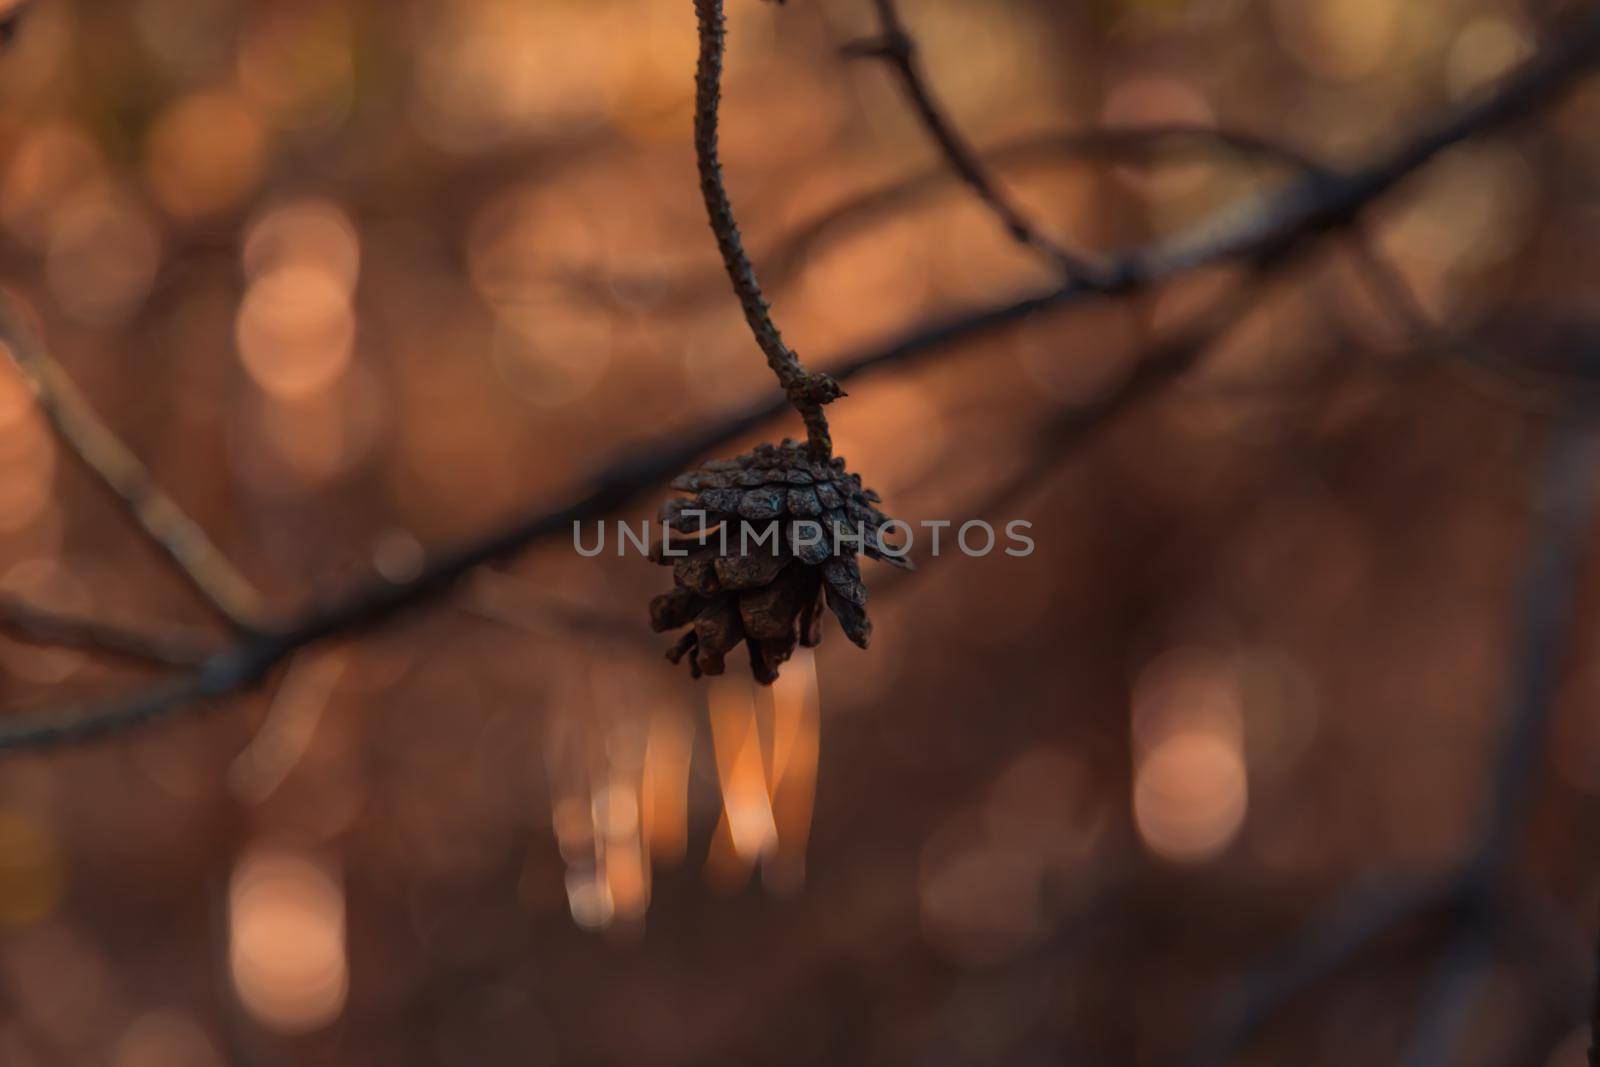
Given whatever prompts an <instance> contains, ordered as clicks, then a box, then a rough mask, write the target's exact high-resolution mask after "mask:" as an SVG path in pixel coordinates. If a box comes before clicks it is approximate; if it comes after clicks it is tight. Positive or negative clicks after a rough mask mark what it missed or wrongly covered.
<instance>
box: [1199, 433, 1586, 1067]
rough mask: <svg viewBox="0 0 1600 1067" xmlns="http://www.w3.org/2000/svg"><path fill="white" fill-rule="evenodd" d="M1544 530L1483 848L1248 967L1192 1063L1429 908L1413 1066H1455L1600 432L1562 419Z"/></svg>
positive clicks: (1574, 563) (1349, 905) (1572, 589)
mask: <svg viewBox="0 0 1600 1067" xmlns="http://www.w3.org/2000/svg"><path fill="white" fill-rule="evenodd" d="M1546 452H1547V455H1546V460H1545V467H1544V469H1543V471H1542V472H1541V475H1540V479H1539V490H1540V492H1541V496H1542V499H1541V500H1540V501H1538V510H1539V514H1538V519H1537V528H1536V530H1535V532H1534V536H1533V540H1532V543H1531V544H1530V545H1529V547H1528V552H1527V560H1528V562H1527V566H1526V569H1525V571H1524V573H1523V575H1522V577H1521V580H1520V582H1519V584H1518V588H1517V591H1516V592H1517V606H1516V612H1517V625H1516V643H1515V647H1514V650H1513V653H1512V664H1511V680H1510V694H1509V697H1510V699H1509V710H1508V712H1507V717H1506V724H1505V727H1504V733H1503V738H1502V740H1501V743H1500V746H1499V748H1498V758H1497V760H1496V762H1495V770H1494V780H1493V782H1492V784H1491V787H1490V789H1489V790H1488V795H1487V800H1486V801H1485V806H1484V810H1483V812H1482V813H1481V818H1480V822H1481V825H1480V829H1479V832H1478V835H1477V844H1476V845H1475V847H1474V849H1473V852H1472V854H1471V855H1470V856H1469V857H1468V858H1467V860H1466V862H1465V863H1464V864H1463V865H1462V866H1461V867H1460V868H1459V869H1458V870H1456V871H1455V872H1454V873H1453V874H1450V875H1447V876H1443V877H1441V878H1440V879H1438V880H1435V881H1432V882H1426V883H1418V884H1416V885H1407V886H1404V887H1402V888H1399V889H1389V890H1383V891H1379V892H1374V891H1372V890H1370V889H1362V890H1357V891H1352V892H1351V893H1350V894H1349V896H1348V900H1347V902H1346V903H1345V904H1343V905H1341V906H1339V907H1336V908H1334V909H1332V910H1331V912H1329V911H1324V912H1321V913H1318V914H1317V915H1316V916H1314V917H1313V918H1312V919H1311V921H1310V922H1308V923H1307V925H1306V926H1305V927H1304V929H1302V931H1301V932H1300V933H1299V934H1297V935H1296V936H1295V937H1294V938H1292V939H1291V940H1290V941H1289V943H1288V947H1287V948H1286V949H1285V950H1284V951H1283V952H1282V953H1281V958H1282V962H1274V963H1269V964H1267V965H1265V966H1263V967H1261V968H1259V969H1257V970H1255V971H1252V972H1251V973H1249V974H1247V975H1246V976H1245V977H1244V978H1243V979H1242V980H1241V981H1240V982H1239V983H1238V985H1237V987H1236V989H1235V991H1234V992H1233V993H1232V994H1231V995H1230V996H1229V998H1228V999H1227V1001H1226V1002H1225V1003H1224V1004H1223V1005H1222V1007H1221V1009H1220V1010H1219V1012H1218V1013H1217V1021H1216V1022H1215V1023H1214V1024H1213V1025H1212V1026H1211V1028H1210V1030H1209V1031H1208V1033H1206V1034H1205V1035H1203V1036H1202V1038H1201V1039H1200V1040H1199V1041H1198V1042H1197V1043H1196V1045H1195V1046H1194V1050H1193V1054H1192V1056H1191V1057H1190V1059H1189V1063H1190V1064H1191V1065H1193V1067H1207V1065H1214V1064H1220V1063H1223V1062H1226V1060H1227V1059H1228V1058H1229V1057H1230V1056H1231V1055H1233V1054H1234V1053H1236V1052H1238V1051H1240V1050H1241V1049H1242V1048H1243V1047H1244V1046H1245V1045H1246V1044H1247V1043H1248V1042H1249V1040H1250V1039H1251V1038H1252V1037H1253V1036H1254V1035H1255V1034H1256V1033H1257V1032H1258V1031H1259V1030H1260V1029H1261V1028H1263V1027H1264V1026H1265V1025H1266V1024H1267V1023H1268V1022H1269V1021H1270V1020H1271V1019H1272V1018H1273V1017H1274V1016H1275V1015H1276V1014H1277V1012H1279V1011H1280V1010H1281V1009H1282V1008H1283V1007H1285V1006H1286V1005H1287V1004H1288V1003H1289V1002H1290V1001H1292V1000H1293V999H1295V998H1296V997H1298V996H1300V995H1301V994H1303V993H1304V992H1306V991H1307V990H1309V989H1310V988H1312V987H1314V986H1316V985H1317V984H1319V983H1321V982H1323V981H1325V980H1327V979H1329V978H1331V977H1332V976H1334V975H1335V974H1336V973H1338V972H1339V971H1341V970H1343V969H1344V968H1345V967H1346V966H1347V965H1348V964H1349V963H1350V962H1351V961H1353V960H1354V959H1355V958H1356V956H1358V955H1359V954H1360V953H1361V952H1362V951H1363V950H1365V949H1366V948H1368V947H1369V946H1370V945H1372V944H1373V943H1375V942H1376V941H1378V940H1379V939H1380V938H1381V937H1383V936H1384V935H1386V934H1388V933H1390V932H1393V931H1395V930H1397V929H1399V928H1400V927H1401V926H1403V925H1405V924H1407V923H1409V922H1411V921H1414V920H1416V919H1418V918H1420V917H1422V916H1424V915H1427V914H1430V913H1435V912H1437V913H1439V914H1440V915H1441V916H1442V917H1443V920H1444V925H1445V937H1446V943H1445V948H1444V952H1443V954H1442V955H1441V957H1440V959H1439V960H1438V961H1437V962H1436V964H1435V969H1434V973H1433V974H1432V975H1431V976H1430V978H1429V981H1428V983H1427V988H1426V989H1425V990H1424V993H1423V998H1422V1006H1421V1008H1420V1009H1419V1012H1418V1025H1417V1029H1416V1032H1415V1033H1414V1035H1413V1037H1412V1044H1411V1048H1410V1050H1409V1051H1408V1053H1407V1054H1406V1056H1405V1058H1404V1060H1403V1061H1402V1062H1404V1063H1405V1064H1408V1065H1413V1067H1424V1065H1428V1067H1431V1065H1433V1064H1438V1063H1449V1062H1453V1057H1452V1052H1453V1050H1454V1046H1455V1043H1456V1041H1457V1039H1458V1038H1459V1035H1460V1033H1461V1031H1462V1029H1463V1028H1464V1027H1465V1025H1466V1023H1467V1022H1468V1021H1469V1020H1470V1018H1471V1014H1472V1012H1471V1009H1472V1006H1473V1004H1474V1002H1475V1001H1476V999H1477V997H1478V995H1479V993H1480V992H1481V991H1482V988H1483V985H1484V982H1485V979H1486V973H1487V970H1488V968H1489V967H1490V966H1491V965H1492V964H1493V962H1494V960H1495V954H1494V947H1495V946H1494V941H1495V937H1496V933H1497V931H1498V930H1499V928H1501V927H1502V926H1504V925H1506V924H1507V923H1508V922H1509V921H1510V920H1511V919H1513V918H1515V915H1514V913H1515V911H1516V908H1517V903H1516V901H1515V900H1514V899H1513V897H1512V891H1511V886H1510V885H1509V884H1508V882H1509V879H1508V872H1509V869H1510V867H1511V865H1512V860H1513V855H1514V846H1515V840H1516V831H1517V829H1518V828H1519V827H1520V826H1521V824H1522V821H1523V817H1524V815H1525V813H1526V811H1527V808H1528V805H1529V803H1530V802H1531V799H1532V792H1533V784H1534V781H1535V778H1536V772H1537V770H1538V766H1539V761H1540V759H1541V757H1542V754H1543V751H1544V744H1545V740H1546V737H1547V734H1548V732H1549V725H1550V719H1551V715H1552V714H1553V711H1554V707H1555V697H1556V693H1557V690H1558V686H1559V682H1560V678H1561V664H1562V657H1563V653H1564V651H1565V645H1566V641H1565V636H1566V633H1567V630H1568V623H1569V621H1570V618H1571V614H1572V611H1573V604H1574V600H1575V598H1576V589H1577V587H1578V584H1579V583H1578V577H1579V571H1580V569H1581V568H1582V566H1583V564H1584V562H1585V548H1586V547H1587V544H1588V541H1589V538H1590V536H1591V535H1592V531H1593V513H1594V507H1595V502H1594V497H1595V488H1596V487H1595V475H1596V473H1597V472H1600V437H1597V436H1596V434H1595V433H1594V432H1593V431H1592V430H1589V429H1587V428H1580V427H1575V426H1572V425H1562V426H1559V427H1557V428H1556V429H1555V430H1554V437H1553V439H1552V441H1551V442H1550V443H1549V444H1548V445H1547V446H1546Z"/></svg>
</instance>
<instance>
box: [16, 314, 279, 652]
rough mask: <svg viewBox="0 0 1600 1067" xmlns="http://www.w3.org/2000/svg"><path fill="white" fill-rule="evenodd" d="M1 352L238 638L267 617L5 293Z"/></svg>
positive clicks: (65, 436)
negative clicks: (54, 357)
mask: <svg viewBox="0 0 1600 1067" xmlns="http://www.w3.org/2000/svg"><path fill="white" fill-rule="evenodd" d="M0 347H4V348H5V350H6V353H7V354H8V355H9V356H10V357H11V359H12V362H13V363H14V364H15V365H16V367H17V369H18V370H19V371H20V372H21V374H22V377H23V379H24V380H25V381H27V383H28V385H29V387H30V388H31V389H32V390H33V393H34V396H35V398H36V399H37V401H38V403H39V407H40V409H41V410H42V411H43V412H44V413H45V416H46V417H47V418H49V420H50V423H51V425H52V426H53V427H54V428H55V432H56V435H57V436H58V437H59V438H60V439H61V441H62V443H63V444H64V445H66V447H67V448H68V449H69V450H70V451H71V452H72V454H73V455H75V456H77V458H78V459H79V460H80V461H81V462H82V463H83V465H84V466H85V467H87V468H89V470H90V472H91V473H93V474H94V476H95V477H96V478H97V479H99V481H100V482H101V484H102V485H104V486H105V487H106V488H107V489H109V490H110V491H111V492H112V493H113V494H114V495H115V496H116V498H117V500H118V501H119V502H120V503H121V504H122V507H123V509H124V510H125V511H127V513H128V515H129V516H130V517H131V518H132V519H133V521H134V522H136V523H138V525H139V528H140V529H141V530H142V531H144V535H145V537H146V538H148V539H149V540H150V542H151V543H153V544H154V545H155V546H156V547H157V548H159V549H160V550H161V551H162V552H164V553H166V555H167V558H168V559H169V560H171V562H172V565H173V566H174V567H175V568H176V569H177V571H178V573H179V574H181V575H183V577H184V578H185V579H187V581H188V582H189V584H190V585H191V586H193V587H194V589H195V591H196V592H198V593H199V594H200V596H201V597H202V598H203V599H204V600H205V602H206V603H207V604H208V605H209V606H210V607H211V608H212V609H213V610H214V611H216V613H217V614H218V615H220V616H222V618H223V619H225V620H226V621H227V622H228V623H229V625H231V626H232V627H233V628H234V629H235V630H238V631H249V630H251V629H253V628H254V627H255V626H256V625H257V623H258V622H259V621H260V619H261V618H262V616H263V609H262V602H261V596H260V594H258V593H257V592H256V591H255V589H254V588H253V587H252V586H251V584H250V582H249V581H248V580H246V579H245V577H244V576H243V575H242V574H240V573H239V572H238V570H236V569H235V568H234V566H233V564H232V563H230V562H229V561H228V558H227V557H226V556H225V555H223V554H222V551H221V550H220V549H218V548H217V546H216V545H214V544H212V542H211V539H210V538H209V537H207V536H206V532H205V531H204V530H203V529H201V528H200V526H199V524H198V523H196V522H195V521H194V520H193V519H191V518H189V516H188V515H186V514H184V512H183V509H182V508H180V507H178V505H177V504H176V503H175V502H174V501H173V499H172V498H171V497H169V496H168V495H167V494H166V493H165V492H164V491H163V490H162V489H161V487H160V486H159V485H157V484H156V482H155V480H154V479H153V478H151V477H150V472H149V471H147V470H146V469H145V467H144V464H142V463H140V462H139V460H138V458H137V457H136V456H134V454H133V453H132V452H131V451H129V449H128V447H127V446H126V445H124V444H123V443H122V441H121V440H120V439H119V438H118V437H117V435H116V434H115V433H113V432H112V430H111V428H110V427H109V426H107V425H106V424H105V422H104V420H102V419H101V418H100V416H99V415H98V414H96V413H95V410H94V409H93V408H92V407H90V406H89V402H88V401H87V400H85V399H84V398H83V394H81V393H79V392H78V387H77V386H76V385H74V384H73V382H72V379H71V378H69V377H68V376H67V373H66V372H65V371H64V370H62V369H61V366H60V365H59V364H58V363H56V361H55V360H54V359H52V358H51V357H50V355H49V353H48V352H46V351H45V348H44V345H43V344H42V343H40V341H39V338H38V337H37V336H36V335H35V334H34V332H33V330H32V329H31V328H30V327H29V326H28V324H27V321H26V319H25V317H24V315H23V313H22V310H21V308H19V307H18V306H17V303H16V300H15V299H14V298H13V297H12V296H10V294H8V293H4V292H0Z"/></svg>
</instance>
